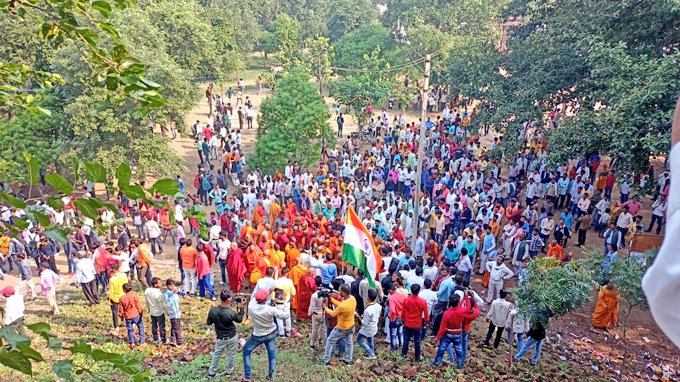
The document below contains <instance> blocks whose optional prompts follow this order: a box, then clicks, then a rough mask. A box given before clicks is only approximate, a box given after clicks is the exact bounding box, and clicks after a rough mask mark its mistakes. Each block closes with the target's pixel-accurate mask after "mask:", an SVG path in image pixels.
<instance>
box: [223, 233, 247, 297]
mask: <svg viewBox="0 0 680 382" xmlns="http://www.w3.org/2000/svg"><path fill="white" fill-rule="evenodd" d="M245 276H246V263H245V260H244V259H243V250H242V249H241V248H239V247H238V245H236V242H235V241H234V242H232V243H231V248H230V251H229V254H228V255H227V277H229V289H231V291H232V292H236V293H238V292H240V291H241V288H242V287H243V280H244V279H245Z"/></svg>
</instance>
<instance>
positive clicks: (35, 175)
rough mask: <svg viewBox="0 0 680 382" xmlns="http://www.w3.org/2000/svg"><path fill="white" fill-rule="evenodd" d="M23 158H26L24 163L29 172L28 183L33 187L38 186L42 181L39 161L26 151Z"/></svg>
mask: <svg viewBox="0 0 680 382" xmlns="http://www.w3.org/2000/svg"><path fill="white" fill-rule="evenodd" d="M22 156H23V158H24V163H26V170H27V171H28V174H27V175H28V176H27V178H28V179H27V180H28V183H29V184H31V185H35V184H38V182H39V181H40V165H38V159H37V158H36V157H34V156H33V155H31V154H30V153H29V152H27V151H24V152H23V153H22Z"/></svg>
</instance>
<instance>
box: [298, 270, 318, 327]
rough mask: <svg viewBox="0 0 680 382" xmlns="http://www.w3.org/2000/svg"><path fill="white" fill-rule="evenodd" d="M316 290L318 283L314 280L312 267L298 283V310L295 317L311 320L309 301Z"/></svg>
mask: <svg viewBox="0 0 680 382" xmlns="http://www.w3.org/2000/svg"><path fill="white" fill-rule="evenodd" d="M314 292H316V283H315V282H314V271H313V270H312V269H311V268H310V269H308V270H307V273H305V274H304V275H303V276H302V277H301V278H300V282H299V284H298V287H297V290H296V293H295V300H296V301H297V310H296V311H295V318H297V319H298V320H301V319H304V320H311V319H312V316H310V315H309V303H310V301H311V299H312V294H314Z"/></svg>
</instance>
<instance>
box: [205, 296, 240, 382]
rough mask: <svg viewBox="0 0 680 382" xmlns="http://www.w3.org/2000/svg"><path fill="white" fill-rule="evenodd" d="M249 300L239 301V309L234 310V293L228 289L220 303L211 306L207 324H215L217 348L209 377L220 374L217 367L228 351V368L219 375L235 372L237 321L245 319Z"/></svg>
mask: <svg viewBox="0 0 680 382" xmlns="http://www.w3.org/2000/svg"><path fill="white" fill-rule="evenodd" d="M246 302H247V300H245V299H243V300H241V301H237V304H238V307H237V309H238V311H236V312H234V311H233V310H232V309H231V305H232V295H231V293H229V292H228V291H226V290H223V291H222V292H221V293H220V304H219V305H218V306H215V307H212V308H210V311H209V312H208V319H207V320H206V325H208V326H210V325H214V326H215V350H214V351H213V354H212V360H211V361H210V368H209V369H208V377H210V378H212V377H215V376H217V375H218V373H217V368H218V365H219V362H220V358H221V357H222V353H224V352H225V350H226V352H227V369H226V370H225V371H224V373H221V374H219V376H228V375H232V374H234V359H235V358H236V350H237V349H238V333H237V332H236V325H235V323H239V324H240V323H241V322H242V321H243V315H244V314H245V311H244V307H245V305H246Z"/></svg>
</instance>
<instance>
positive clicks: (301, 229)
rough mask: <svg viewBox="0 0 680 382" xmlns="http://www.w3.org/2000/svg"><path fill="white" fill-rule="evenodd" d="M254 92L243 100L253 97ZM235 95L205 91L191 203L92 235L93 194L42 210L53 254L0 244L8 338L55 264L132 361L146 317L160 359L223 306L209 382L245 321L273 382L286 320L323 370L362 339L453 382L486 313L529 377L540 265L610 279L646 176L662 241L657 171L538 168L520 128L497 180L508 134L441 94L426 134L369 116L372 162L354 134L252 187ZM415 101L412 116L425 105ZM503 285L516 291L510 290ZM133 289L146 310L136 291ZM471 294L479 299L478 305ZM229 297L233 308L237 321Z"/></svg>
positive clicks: (535, 139)
mask: <svg viewBox="0 0 680 382" xmlns="http://www.w3.org/2000/svg"><path fill="white" fill-rule="evenodd" d="M258 85H259V82H258V83H256V85H255V89H254V90H253V91H256V92H260V91H261V88H259V86H258ZM405 86H408V84H407V83H405ZM235 87H236V92H232V91H231V88H230V90H228V92H227V93H226V94H224V96H223V97H224V98H223V99H222V96H219V97H218V96H216V95H214V94H212V93H209V94H208V95H209V96H210V97H211V102H212V101H215V111H214V112H213V113H211V114H210V115H209V116H208V118H207V119H206V121H205V125H204V124H203V123H201V122H200V121H197V123H196V124H195V125H194V129H193V131H194V135H195V137H196V142H197V143H198V149H199V150H198V155H199V168H198V173H197V175H196V176H195V177H194V179H193V189H195V190H196V193H195V194H194V193H193V192H192V191H191V188H187V186H186V184H185V181H184V180H183V179H182V177H180V176H178V177H177V179H176V180H175V181H174V182H175V183H176V189H177V194H175V195H172V196H165V197H162V196H160V195H157V196H156V197H154V199H153V200H151V201H148V200H147V201H145V200H135V199H133V198H129V197H127V196H126V195H125V194H124V193H122V192H121V193H119V194H118V195H111V194H109V193H108V192H107V195H106V199H107V200H114V201H115V203H116V207H117V208H116V210H115V211H111V210H109V209H101V212H100V214H99V215H98V219H90V218H88V217H86V216H82V215H80V214H79V213H76V208H75V204H76V203H77V201H78V200H79V199H81V198H82V199H91V198H96V197H97V196H98V195H96V194H95V192H96V187H95V185H96V184H95V182H93V181H92V180H87V182H86V184H85V187H84V194H76V193H73V194H71V195H64V196H63V197H62V199H61V201H62V203H63V206H64V207H63V209H58V208H53V207H52V206H51V205H50V204H47V203H43V202H38V204H37V206H38V207H40V208H42V209H44V213H45V215H46V216H48V217H49V219H50V222H51V223H53V224H56V225H58V226H64V227H70V228H72V229H73V233H69V234H68V236H67V241H66V243H64V244H63V246H60V245H59V244H58V242H56V241H54V240H52V239H51V238H50V237H48V236H46V235H44V234H41V227H40V226H39V224H38V223H37V222H36V223H35V224H33V223H31V224H29V225H28V226H27V227H25V228H24V229H23V231H22V232H21V234H20V235H19V236H18V237H14V238H12V237H9V236H6V237H4V238H3V241H2V242H3V243H4V244H3V245H4V246H3V247H2V249H3V252H2V253H3V257H2V260H3V263H2V265H3V267H2V268H1V269H2V270H3V271H4V272H9V273H17V274H19V275H20V279H21V282H20V283H19V284H18V285H17V286H16V287H7V288H5V289H3V291H2V294H4V295H5V296H8V297H9V298H8V303H7V316H6V324H8V325H12V326H14V327H17V328H20V327H21V325H22V319H23V296H28V295H29V294H30V295H31V296H32V297H33V298H35V297H36V295H37V294H36V289H37V288H36V287H35V286H34V285H33V282H32V275H33V268H34V266H33V265H34V264H35V266H36V267H37V269H39V274H40V292H41V294H42V295H43V296H45V297H46V298H47V301H48V303H49V305H50V307H51V309H52V312H53V313H54V314H59V313H60V312H59V307H58V304H57V301H58V300H57V298H56V292H57V288H58V285H59V280H60V276H59V273H60V272H59V271H60V270H59V269H57V266H56V262H55V257H56V256H57V255H59V254H62V253H63V254H64V255H65V256H66V260H67V261H66V262H67V267H68V268H67V272H68V274H69V275H73V274H75V283H76V284H77V285H78V286H80V287H81V289H82V291H83V293H84V296H85V298H86V299H87V301H88V302H89V303H90V304H100V303H102V302H104V303H108V304H110V306H111V312H112V316H111V317H112V331H113V332H114V333H117V331H118V328H119V326H120V322H124V323H125V325H126V327H127V336H128V341H129V344H130V346H136V345H141V344H144V343H145V342H146V335H145V330H144V327H145V323H144V321H145V320H144V319H143V316H144V315H145V314H148V315H149V316H150V321H151V331H152V336H153V341H154V343H156V344H165V343H172V344H174V345H176V346H182V335H181V317H182V314H181V301H182V297H184V298H187V297H188V296H194V297H195V296H198V297H201V298H210V299H212V300H213V301H214V300H216V299H218V298H219V299H220V301H221V303H220V305H219V306H216V307H214V308H212V309H211V311H210V313H209V315H208V319H207V324H209V325H215V327H216V332H215V333H216V336H217V338H216V350H215V352H214V355H213V362H212V365H211V367H210V370H209V374H210V375H215V374H216V372H217V365H218V361H219V357H220V356H221V354H222V353H224V352H226V353H227V356H228V365H227V369H226V372H225V373H226V374H230V373H233V372H234V364H233V362H234V355H235V353H236V350H237V348H238V335H237V334H236V329H235V326H234V325H235V323H239V322H241V321H242V320H243V316H244V313H245V307H246V305H247V306H248V315H249V317H250V320H251V322H252V324H253V333H252V335H251V336H250V337H249V338H248V341H246V342H245V343H242V347H243V359H244V365H245V368H246V370H245V373H244V379H246V380H249V379H250V377H251V371H250V365H251V361H250V353H251V352H252V350H253V349H254V348H256V347H257V346H259V345H261V344H264V345H265V346H266V347H267V351H268V356H269V358H270V367H269V374H268V376H269V377H273V375H274V372H275V371H274V367H275V358H276V356H275V347H274V343H275V341H276V338H277V337H281V338H284V337H286V336H290V335H299V333H298V331H297V330H296V328H294V327H293V324H292V322H293V321H294V320H295V323H296V326H297V325H299V322H300V321H301V320H311V324H312V326H311V338H310V347H311V348H312V349H315V348H316V347H317V346H319V344H321V345H324V347H325V350H324V357H323V360H324V362H325V363H327V364H328V363H329V362H330V361H331V357H332V354H333V350H334V349H335V348H337V350H338V353H339V355H340V356H341V358H342V361H343V362H344V363H346V364H351V363H352V357H353V341H354V338H353V333H354V330H355V326H358V327H360V329H359V330H358V337H357V343H358V344H359V345H360V346H361V347H362V348H363V349H364V350H365V352H366V353H365V356H366V358H368V359H374V358H376V357H378V356H377V355H376V354H379V353H376V346H375V341H374V338H375V337H376V336H378V332H379V330H380V329H382V330H383V331H384V333H385V341H386V342H388V343H389V344H390V348H391V350H392V351H396V350H400V351H401V354H402V356H404V357H406V356H407V355H408V350H409V344H410V342H411V341H413V342H414V343H415V359H416V361H419V360H420V359H421V357H422V356H423V355H422V354H421V342H422V341H423V340H424V339H425V338H427V337H428V336H434V337H436V339H437V341H439V348H438V350H437V352H436V354H434V355H432V356H433V357H434V358H433V361H432V362H433V364H434V365H439V364H440V363H441V361H442V358H443V356H444V355H445V354H446V353H448V354H449V357H450V360H451V362H455V364H456V365H457V367H458V368H462V367H463V365H464V363H465V359H466V354H467V349H468V345H467V343H468V339H469V333H470V326H471V325H472V323H473V322H474V321H475V319H476V318H477V317H478V316H479V315H480V314H481V313H482V312H485V314H486V317H487V321H488V322H489V328H488V332H487V335H486V337H485V338H484V339H482V342H483V343H484V344H485V345H487V346H493V347H494V348H495V349H497V348H498V347H499V345H500V342H501V341H502V340H503V338H505V341H507V342H508V343H513V342H515V341H516V343H517V344H516V349H517V350H516V353H514V354H510V356H511V357H512V358H511V359H510V360H511V361H512V360H514V361H519V360H520V359H521V358H522V357H523V355H524V354H526V353H527V352H528V351H530V350H531V351H533V352H534V353H533V357H532V358H531V359H530V362H531V364H536V363H537V362H538V360H539V356H540V352H541V347H542V344H543V341H544V339H545V336H546V329H547V326H548V321H549V318H550V317H551V316H552V315H553V314H554V313H553V312H552V311H551V310H550V309H546V310H544V311H541V312H532V313H531V314H529V313H527V312H522V310H521V309H519V307H518V306H517V305H516V304H515V303H514V300H513V296H512V293H511V292H510V289H509V287H510V286H511V285H519V287H520V289H521V288H522V287H523V286H522V283H523V282H525V280H524V279H525V277H526V273H527V267H528V265H529V264H530V263H531V262H533V261H537V260H536V259H537V258H541V257H547V258H549V259H553V260H552V261H553V263H550V264H551V265H550V266H565V265H563V264H569V263H570V262H571V261H572V260H573V252H572V251H571V250H570V249H569V247H570V246H571V245H573V246H577V247H578V246H583V245H584V244H585V242H586V236H587V235H588V234H589V232H590V234H591V235H596V236H597V237H598V240H599V241H600V242H601V243H602V244H601V246H602V248H603V253H602V259H603V260H602V263H601V265H600V268H601V269H600V273H601V274H603V275H606V274H607V270H608V269H609V268H610V267H612V264H613V263H615V262H616V261H617V260H618V257H619V251H620V250H621V249H622V248H625V247H626V244H627V243H628V242H630V240H631V235H634V234H635V233H639V232H641V231H642V230H643V222H642V219H641V217H640V216H639V212H640V209H641V203H640V199H641V196H642V195H639V194H633V195H630V193H631V192H630V191H629V190H630V189H631V187H633V186H634V185H636V184H639V183H640V182H648V181H650V180H649V179H650V176H651V179H653V182H657V187H656V188H657V192H656V194H655V195H654V200H655V202H654V207H653V208H654V211H653V214H652V218H651V219H652V220H651V221H650V224H649V227H648V230H651V229H652V227H653V226H654V225H655V224H656V229H657V233H658V232H660V231H661V229H662V226H663V215H664V209H665V206H666V201H665V198H666V196H667V192H668V184H669V178H668V173H667V172H662V173H661V174H660V175H659V177H658V179H657V178H656V177H655V176H654V175H653V174H647V173H645V174H642V176H638V175H635V174H622V175H621V179H617V176H618V175H617V173H616V171H615V170H613V169H611V168H609V165H608V162H607V161H603V160H602V158H600V157H599V156H597V155H592V156H590V157H588V158H582V159H580V160H577V161H573V162H571V163H569V164H564V165H556V166H554V165H550V164H549V163H548V161H547V158H548V155H547V154H548V147H547V144H546V141H545V139H544V137H543V135H542V131H543V130H541V129H535V128H532V125H535V124H532V123H526V124H524V125H522V127H521V129H520V130H519V131H515V132H508V134H518V135H519V137H520V138H519V139H521V140H522V141H523V142H524V149H522V150H521V151H520V152H518V153H517V155H516V156H515V158H514V159H513V160H511V161H509V162H510V164H509V165H508V166H507V167H506V166H503V165H502V163H503V162H501V160H500V159H498V158H497V159H492V158H496V156H495V153H496V151H497V150H498V149H499V147H498V146H499V145H501V144H502V140H503V138H502V136H499V135H498V134H497V133H496V132H495V131H494V130H490V129H489V127H488V126H486V125H484V124H481V125H480V124H476V123H475V120H474V114H475V112H474V111H469V110H471V109H472V110H474V109H473V108H472V105H471V101H470V100H468V99H464V98H461V97H460V96H458V95H452V96H451V97H449V96H448V94H447V93H446V92H447V90H446V88H445V87H439V86H435V87H433V88H432V89H430V91H428V93H427V94H426V98H425V100H426V101H425V102H427V110H428V117H427V119H426V120H425V121H424V122H421V121H409V122H407V121H406V120H405V118H404V116H403V114H402V113H401V112H399V111H396V110H392V109H391V108H390V106H392V105H387V106H386V107H385V108H384V109H382V110H381V111H380V112H376V113H373V110H372V108H371V107H369V108H367V109H366V110H365V112H368V113H369V114H370V117H369V119H368V120H369V124H368V132H369V136H370V139H371V140H372V142H373V143H372V144H371V147H370V149H369V148H366V146H365V145H362V144H361V140H360V139H359V138H358V137H356V136H354V137H353V136H348V137H347V138H345V139H344V141H343V142H342V144H339V145H338V146H336V147H324V149H323V153H322V160H321V161H320V163H319V165H318V168H316V169H314V170H311V171H310V169H305V168H302V167H301V166H300V165H299V164H298V163H297V162H290V161H289V163H288V164H287V165H286V166H285V167H284V168H283V169H282V171H281V172H276V173H274V174H264V173H262V172H261V171H260V170H259V169H258V168H249V167H247V166H246V164H247V161H246V159H245V153H244V152H243V151H242V149H241V145H240V142H239V138H240V137H239V135H238V134H239V133H238V131H239V130H238V129H237V128H236V126H235V125H236V121H232V118H233V119H236V118H238V114H237V113H235V112H234V109H233V107H232V106H231V105H232V104H231V101H232V98H233V100H234V101H235V102H236V103H237V104H238V103H240V102H243V101H242V100H239V99H238V98H236V97H238V95H239V94H242V93H246V89H245V84H244V83H243V82H238V83H237V84H235ZM212 97H214V98H212ZM245 99H246V101H245V104H246V105H248V100H247V99H248V97H247V96H245ZM418 102H419V101H417V100H416V101H415V104H414V105H413V106H414V107H416V108H417V107H419V106H420V105H419V104H418ZM248 107H252V105H249V106H248ZM565 109H566V107H565ZM335 113H336V114H335V117H336V124H337V129H338V132H339V133H341V131H342V128H343V123H344V119H343V116H342V114H341V113H340V111H339V110H336V111H335ZM390 114H393V116H391V115H390ZM557 118H559V113H553V114H551V115H550V116H549V121H548V122H549V123H548V124H547V125H548V126H549V125H551V123H552V122H554V121H555V120H557ZM241 123H242V121H241ZM421 123H424V125H425V126H424V131H425V136H424V137H423V139H422V140H421V137H420V132H421V126H420V125H421ZM339 135H341V134H339ZM217 136H219V137H220V140H219V142H221V145H220V147H219V148H214V149H213V148H210V145H209V144H208V143H207V142H214V141H215V137H217ZM490 136H493V137H494V138H493V139H491V138H490ZM482 142H485V143H484V144H483V143H482ZM419 144H424V145H425V146H424V147H425V157H424V161H423V172H422V178H421V179H420V181H421V187H422V198H421V199H420V206H419V211H420V212H419V214H418V216H414V213H413V209H414V206H413V202H414V199H413V197H414V193H415V182H416V181H417V180H416V179H415V167H416V165H417V158H416V152H417V148H418V145H419ZM487 145H488V146H487ZM206 148H207V149H206ZM615 188H617V189H618V197H614V192H613V191H614V189H615ZM101 196H102V195H100V197H101ZM354 211H356V214H357V215H358V218H359V219H361V222H362V223H363V225H364V226H365V228H366V229H367V230H368V231H370V232H371V236H372V240H373V242H374V243H375V246H376V249H377V251H378V253H379V254H380V256H381V257H382V263H383V267H382V269H380V271H379V273H378V274H376V275H367V274H365V273H364V272H363V271H362V270H360V269H356V268H355V267H354V266H352V265H351V264H348V263H347V261H345V260H346V259H344V260H343V256H342V253H343V228H344V225H345V222H346V219H347V215H348V214H350V213H354ZM23 217H25V212H24V211H23V210H22V209H21V208H11V207H8V206H3V209H2V218H3V223H4V224H6V225H12V224H14V222H15V219H17V218H23ZM413 224H416V225H417V231H416V236H413V231H412V226H413ZM99 227H103V229H101V230H100V229H98V228H99ZM574 242H575V243H574ZM162 253H166V254H167V253H176V256H177V265H178V267H179V269H180V275H179V277H177V278H176V279H175V278H174V277H171V278H169V279H167V280H165V281H163V280H161V279H160V278H158V277H154V273H155V272H154V265H153V264H154V258H155V257H156V256H160V255H161V254H162ZM560 264H562V265H560ZM61 271H62V274H63V271H64V270H61ZM475 275H479V276H480V277H474V278H473V276H475ZM514 278H517V282H516V283H515V282H514V281H510V280H513V279H514ZM135 279H136V280H138V282H139V284H140V285H141V286H142V288H143V291H144V293H143V300H144V301H145V302H146V304H142V299H141V298H140V297H139V296H138V295H137V294H136V293H137V292H135V291H134V289H135V288H134V285H135ZM216 280H217V282H216ZM220 280H221V281H220ZM217 283H219V284H220V285H221V289H222V291H221V292H220V293H218V292H217V291H216V289H219V288H218V287H217V285H216V284H217ZM508 283H511V284H508ZM162 284H164V285H165V286H166V289H165V291H161V289H160V287H161V285H162ZM603 285H604V286H603V288H602V291H601V292H600V296H599V298H598V304H597V309H596V312H595V314H594V317H593V325H594V326H596V327H600V328H605V329H606V328H610V327H612V326H613V325H615V324H616V323H617V313H618V298H617V292H616V290H615V286H614V285H608V280H603ZM482 288H484V289H486V293H484V294H485V298H482V297H480V295H479V294H478V293H477V292H476V290H478V291H479V292H480V293H481V292H482ZM244 292H245V293H246V295H245V296H246V297H243V293H244ZM247 294H250V299H249V300H248V297H247ZM233 299H237V300H238V301H237V302H236V303H235V304H236V305H235V306H236V307H237V308H233V307H234V305H233V304H232V303H233ZM248 301H250V302H249V303H248ZM487 304H488V306H487ZM232 308H233V309H236V310H235V311H234V310H232ZM293 312H294V313H293ZM292 314H294V317H295V319H293V316H292ZM166 316H167V318H168V319H169V321H170V336H169V337H167V333H166ZM355 316H356V318H357V321H355ZM147 322H148V321H147ZM147 325H148V324H147ZM135 327H137V332H138V337H136V336H135ZM147 330H148V329H147ZM504 331H505V332H506V333H507V336H505V337H503V333H504ZM492 339H493V344H492V343H491V340H492ZM319 341H320V342H319Z"/></svg>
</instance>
